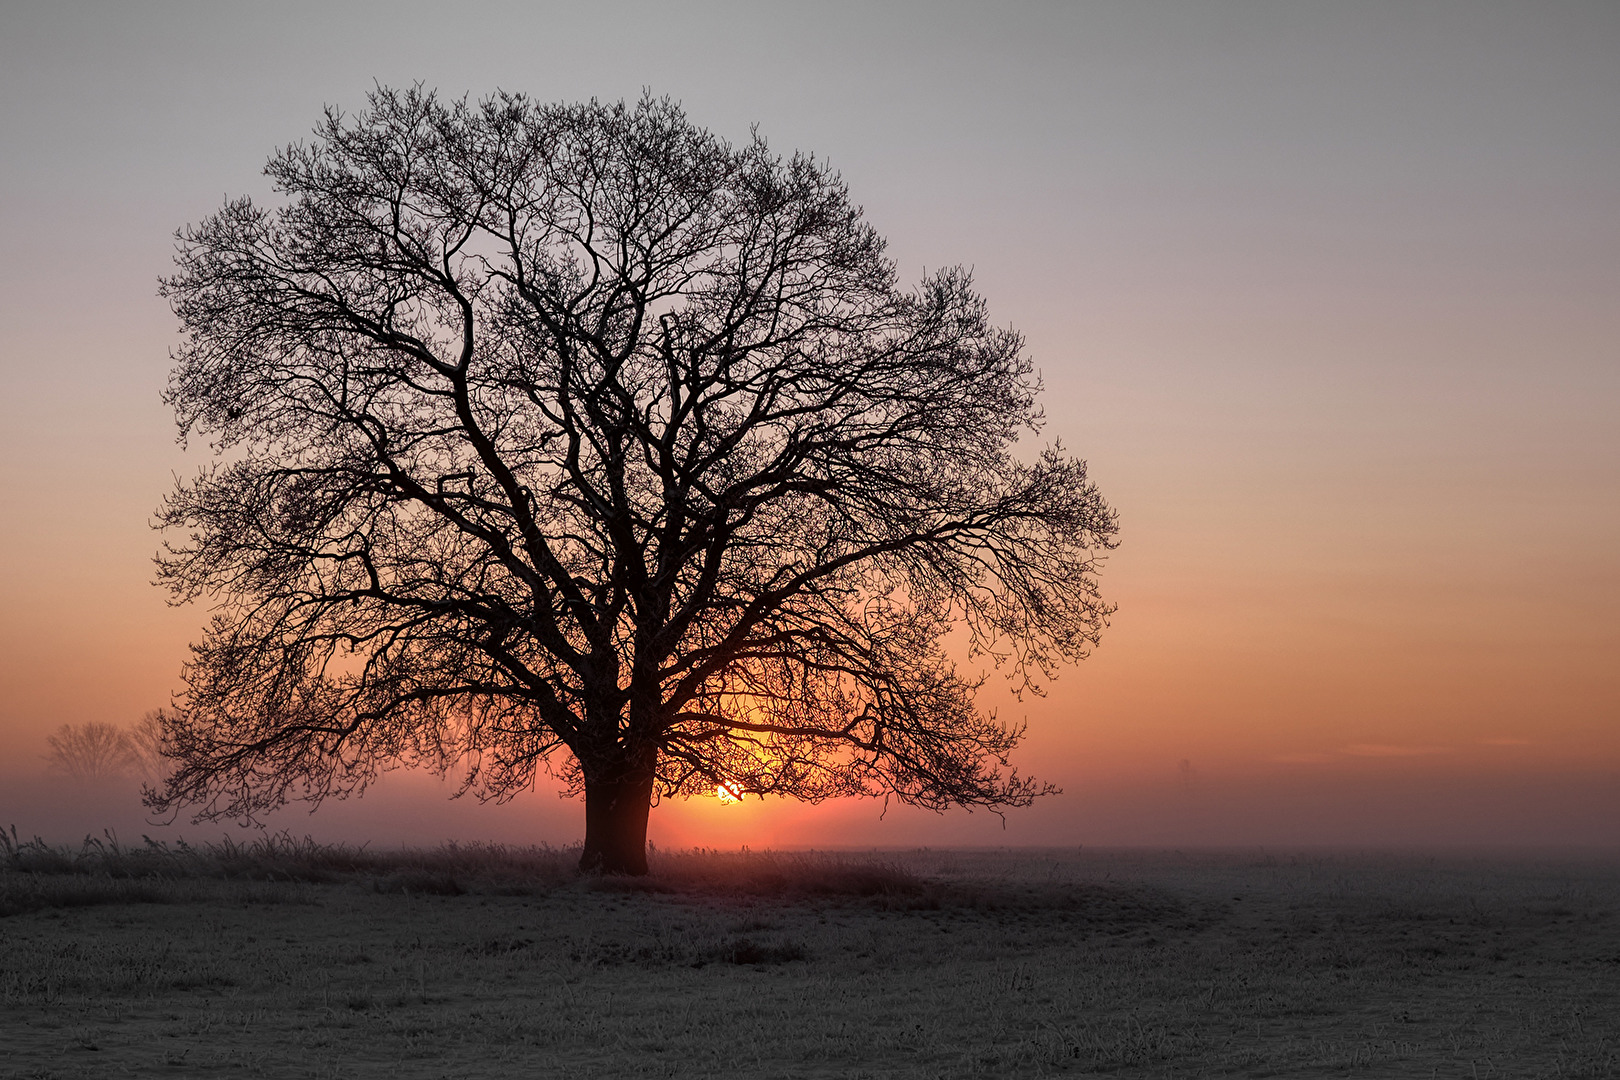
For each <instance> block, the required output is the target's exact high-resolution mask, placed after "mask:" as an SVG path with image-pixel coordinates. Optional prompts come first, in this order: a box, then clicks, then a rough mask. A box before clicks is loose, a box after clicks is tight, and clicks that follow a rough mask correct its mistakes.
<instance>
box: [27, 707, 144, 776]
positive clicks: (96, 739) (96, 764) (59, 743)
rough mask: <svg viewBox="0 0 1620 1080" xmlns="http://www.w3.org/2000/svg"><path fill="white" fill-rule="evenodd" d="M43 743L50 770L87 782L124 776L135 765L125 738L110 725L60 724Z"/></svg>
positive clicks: (114, 726) (129, 743)
mask: <svg viewBox="0 0 1620 1080" xmlns="http://www.w3.org/2000/svg"><path fill="white" fill-rule="evenodd" d="M45 744H46V745H47V746H49V747H50V749H49V750H48V751H47V752H46V754H45V762H46V767H47V768H48V769H50V771H52V772H54V773H60V774H62V775H64V776H71V777H72V778H73V779H75V780H79V781H83V782H87V783H90V782H95V781H100V780H110V779H113V778H114V777H119V776H127V775H128V774H129V772H130V770H131V769H132V768H134V767H135V764H136V762H135V753H134V747H133V746H132V744H131V742H130V738H129V735H128V734H127V733H126V732H125V731H124V730H123V729H122V728H120V727H117V726H116V725H113V724H103V723H99V722H97V721H94V720H92V721H89V722H86V723H83V724H63V725H62V726H61V727H59V728H57V729H56V733H55V734H54V735H47V736H45Z"/></svg>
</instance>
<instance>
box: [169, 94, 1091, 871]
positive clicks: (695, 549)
mask: <svg viewBox="0 0 1620 1080" xmlns="http://www.w3.org/2000/svg"><path fill="white" fill-rule="evenodd" d="M267 172H268V174H269V176H270V177H271V179H272V180H273V182H274V184H275V187H276V189H277V190H278V192H279V193H280V195H281V196H282V200H283V201H282V202H281V204H280V205H279V206H277V207H275V208H265V207H261V206H259V205H257V204H255V203H254V202H252V201H251V200H248V199H239V200H237V201H234V202H230V203H228V204H227V205H226V206H225V207H224V209H222V210H220V211H219V212H218V213H217V214H215V215H214V216H212V217H210V218H208V219H206V220H205V221H203V222H202V223H201V224H200V225H196V226H192V227H189V228H186V229H184V230H183V231H182V232H181V233H180V234H179V253H178V257H177V264H178V270H177V272H176V273H175V275H174V276H173V277H171V278H169V279H167V280H166V281H165V282H164V284H163V292H164V294H165V295H166V296H167V297H168V298H169V300H170V302H171V303H172V305H173V307H174V310H175V312H176V313H177V315H178V316H179V318H180V322H181V325H182V327H183V328H184V331H185V334H186V337H185V342H184V344H183V345H182V346H181V347H180V349H179V352H178V354H177V357H176V361H177V363H176V367H175V370H174V373H173V376H172V379H171V382H170V385H169V390H168V396H167V400H168V401H169V402H170V404H172V405H173V407H174V408H175V411H176V414H177V417H178V420H179V425H180V430H181V433H182V437H186V436H190V435H194V434H206V435H207V436H208V437H209V438H210V439H211V440H212V442H213V445H214V447H215V449H216V451H217V452H218V454H219V455H220V458H219V461H218V463H217V464H216V465H215V466H213V467H212V468H210V469H208V470H206V471H205V472H203V473H202V474H201V475H199V476H197V477H195V478H193V479H189V480H185V481H183V482H181V483H180V484H179V485H178V487H177V489H176V491H175V492H174V493H173V494H172V495H171V496H170V497H169V498H168V500H167V502H166V503H165V504H164V505H163V507H162V508H161V510H160V512H159V514H160V519H161V523H162V525H163V526H165V527H167V528H168V529H170V530H171V531H172V534H174V535H176V536H177V537H178V539H176V540H174V541H171V545H170V546H168V547H167V548H166V553H165V554H163V555H162V556H161V557H160V559H159V573H160V576H161V578H162V581H163V582H164V583H165V584H167V585H168V586H169V588H170V589H172V590H173V593H174V596H175V598H176V600H177V602H184V601H189V600H193V599H196V598H199V597H210V598H212V599H213V600H214V602H215V603H216V604H217V609H216V614H215V616H214V619H213V622H212V625H211V626H210V628H209V630H208V632H207V635H206V637H205V638H204V639H203V640H202V641H201V642H200V643H199V644H197V645H195V646H193V658H192V660H191V663H190V664H189V666H188V667H187V669H186V672H185V681H186V690H185V693H184V696H183V698H182V700H181V708H179V709H178V710H176V711H173V712H171V713H166V714H165V716H164V718H163V720H162V728H163V739H164V746H165V749H166V750H167V751H168V752H169V754H170V755H171V756H170V761H171V762H172V763H173V771H172V773H171V775H170V776H169V777H168V779H167V781H166V783H165V784H164V786H163V787H162V789H161V790H160V791H156V792H153V793H152V794H151V795H150V796H149V805H151V806H152V807H153V808H154V809H156V810H159V811H163V810H167V809H169V808H177V807H182V806H184V807H189V808H191V809H193V810H194V811H195V812H196V813H197V814H198V815H199V816H201V817H218V816H231V817H238V818H251V817H252V816H254V815H255V814H257V813H260V812H262V811H265V810H268V809H270V808H273V807H276V806H278V805H281V804H282V803H284V802H285V801H286V800H287V799H289V798H304V799H313V800H318V799H320V798H322V797H324V796H327V795H330V794H333V793H348V792H352V791H356V790H359V789H361V788H363V787H364V786H365V785H366V784H367V783H369V782H370V781H371V780H372V779H373V778H374V777H375V776H376V775H377V773H378V772H379V771H380V770H381V769H384V768H387V767H390V766H393V765H398V764H425V765H428V766H430V767H433V768H435V769H439V770H448V769H450V768H452V767H456V766H457V764H458V763H459V764H460V766H461V767H464V768H465V770H466V776H467V788H468V789H471V790H475V791H477V792H478V793H479V794H481V795H483V796H485V797H492V798H505V797H507V796H509V795H511V794H513V793H514V792H516V791H519V790H521V789H524V788H526V787H528V786H530V785H531V784H532V783H533V782H534V778H535V775H536V771H537V769H539V768H542V767H549V768H552V769H553V770H555V771H556V772H557V773H558V774H559V775H561V776H562V777H563V778H564V780H565V781H566V784H567V785H568V787H569V789H570V790H572V791H574V792H577V793H583V794H584V797H585V849H584V853H583V855H582V860H581V865H582V866H583V867H584V868H586V869H596V870H608V871H618V872H629V873H641V872H645V870H646V854H645V849H646V830H647V818H648V810H649V807H650V805H651V804H652V802H653V801H654V800H656V799H657V798H659V797H665V796H689V795H695V794H713V793H714V792H715V791H716V790H717V788H720V787H722V786H723V787H724V789H725V790H727V791H729V792H732V793H736V794H739V795H742V794H756V795H772V794H781V795H791V796H796V797H799V798H803V799H811V800H815V799H824V798H828V797H831V796H844V795H888V796H894V797H897V798H898V799H899V800H901V801H902V802H906V803H912V804H916V805H920V806H925V807H931V808H936V809H938V808H944V807H947V806H952V805H959V806H969V807H974V806H980V807H990V808H1002V807H1009V806H1022V805H1025V804H1027V803H1028V802H1029V801H1030V800H1031V799H1032V798H1034V797H1035V796H1037V795H1038V794H1040V793H1041V792H1043V791H1046V790H1050V789H1049V788H1047V787H1046V786H1044V785H1042V784H1039V783H1037V782H1035V781H1033V780H1030V779H1029V778H1027V777H1023V776H1020V775H1019V774H1018V773H1017V772H1016V771H1014V770H1012V769H1011V768H1010V766H1009V765H1008V755H1009V753H1010V751H1011V750H1012V749H1013V748H1014V746H1015V745H1016V744H1017V743H1018V741H1019V738H1020V736H1021V734H1022V729H1021V728H1018V727H1011V726H1008V725H1005V724H1003V723H1000V722H998V721H997V720H996V719H995V718H994V717H993V716H989V715H986V714H985V713H984V712H983V711H981V710H980V709H978V708H977V707H976V706H975V704H974V695H975V691H976V690H977V689H978V687H979V685H980V683H981V681H982V679H981V678H975V677H968V676H964V675H962V674H961V673H959V672H958V670H957V668H956V667H955V665H954V664H953V663H952V662H951V661H950V660H949V659H948V658H947V656H946V653H945V649H944V644H943V643H944V641H945V639H946V635H947V634H948V633H950V632H951V631H952V629H953V628H960V630H961V631H962V636H961V638H960V640H961V642H962V645H963V646H964V648H965V649H966V650H967V652H968V653H969V654H970V655H977V656H988V657H989V658H991V659H993V660H994V662H995V663H996V664H998V665H1002V666H1004V667H1005V670H1006V671H1007V672H1008V674H1009V675H1010V677H1011V678H1012V680H1013V682H1014V684H1015V686H1016V687H1019V688H1026V687H1030V686H1033V685H1034V683H1035V681H1036V680H1037V679H1039V678H1043V677H1049V676H1051V675H1053V674H1055V672H1056V669H1057V667H1058V666H1059V665H1060V664H1062V663H1064V662H1066V661H1071V660H1075V659H1078V658H1080V657H1081V656H1083V655H1084V654H1085V652H1086V650H1087V648H1088V647H1089V646H1090V645H1091V644H1093V643H1095V642H1096V641H1097V639H1098V635H1099V633H1100V632H1101V630H1102V628H1103V626H1104V624H1105V622H1106V618H1107V615H1108V612H1109V608H1108V607H1107V605H1105V604H1104V603H1103V602H1102V600H1101V599H1100V596H1099V593H1098V587H1097V582H1096V576H1095V571H1096V569H1097V560H1098V557H1099V555H1100V554H1101V553H1102V552H1103V551H1105V550H1107V549H1108V548H1111V547H1112V546H1113V544H1114V537H1115V529H1116V526H1115V519H1114V514H1113V512H1112V511H1111V510H1110V509H1109V507H1108V506H1107V504H1106V503H1105V502H1104V501H1103V499H1102V497H1101V496H1100V495H1099V494H1098V492H1097V489H1096V488H1095V487H1094V486H1093V485H1092V484H1091V483H1090V482H1089V481H1088V480H1087V477H1086V468H1085V463H1084V462H1082V461H1080V460H1078V459H1076V458H1074V457H1071V456H1070V455H1068V454H1067V453H1065V452H1064V451H1063V450H1062V449H1061V447H1058V446H1056V445H1052V446H1048V447H1046V448H1044V449H1040V448H1030V449H1027V450H1026V449H1021V448H1017V447H1015V443H1016V442H1017V440H1018V439H1019V438H1020V437H1021V436H1030V435H1032V434H1033V433H1034V432H1035V430H1036V429H1037V427H1038V424H1039V421H1040V412H1039V410H1038V409H1037V407H1036V404H1035V399H1036V394H1037V391H1038V389H1039V387H1038V383H1037V381H1036V379H1035V378H1034V376H1033V373H1032V372H1033V369H1032V365H1031V363H1030V361H1029V359H1028V357H1027V356H1026V355H1025V353H1024V351H1023V342H1022V339H1021V338H1020V337H1019V335H1018V334H1017V333H1015V332H1014V331H1012V330H1010V329H1006V328H1002V327H997V326H995V325H993V324H992V323H991V322H990V320H989V317H988V314H987V309H986V305H985V302H984V301H983V299H982V298H981V297H980V296H979V295H978V294H977V293H976V292H975V291H974V290H973V288H972V284H971V281H970V279H969V275H968V274H967V273H966V272H965V271H963V270H961V269H949V270H944V271H941V272H939V273H936V274H933V275H931V276H928V277H926V278H925V279H924V280H923V281H922V283H921V284H920V285H919V286H918V287H917V288H915V289H914V290H910V291H904V290H901V289H900V288H899V287H897V285H896V276H895V270H894V266H893V264H892V262H890V260H889V259H888V258H887V257H886V256H885V255H884V244H883V241H882V240H881V238H880V237H879V236H878V235H877V234H876V233H875V232H874V231H873V230H872V228H871V227H870V226H869V225H867V224H866V223H865V222H864V221H863V220H862V217H861V212H860V210H859V208H858V207H855V206H853V205H852V204H851V203H850V201H849V198H848V194H847V192H846V190H845V187H844V185H843V183H842V182H841V181H840V180H839V178H838V177H837V176H836V175H835V174H834V173H832V172H831V171H829V170H828V169H827V168H826V166H824V165H822V164H821V163H819V162H817V161H815V160H814V159H813V158H809V157H805V156H802V155H795V156H793V157H790V158H782V157H780V156H778V155H776V154H774V153H772V152H771V151H770V150H769V149H768V148H767V146H766V145H765V143H764V142H763V141H762V140H760V139H758V138H755V139H753V140H752V141H750V142H748V143H746V144H745V145H742V146H738V147H733V146H731V145H728V144H727V143H725V142H723V141H721V140H720V139H717V138H716V137H714V136H713V135H711V134H709V133H708V132H706V131H703V130H701V129H699V128H697V127H695V126H693V125H692V124H691V123H690V122H689V121H688V120H687V119H686V117H685V116H684V114H683V113H682V111H681V110H680V108H679V107H678V106H676V105H674V104H672V103H670V102H669V101H660V100H653V99H650V98H649V99H644V100H642V101H641V102H640V103H638V104H635V105H630V106H627V105H624V104H617V105H604V104H598V103H595V102H593V103H590V104H587V105H540V104H536V103H535V102H532V101H530V100H529V99H527V98H524V97H522V96H520V95H513V94H497V95H495V96H494V97H492V98H490V99H488V100H486V101H484V102H482V103H481V104H477V105H473V104H469V103H467V102H462V103H459V104H449V105H446V104H444V103H441V102H439V101H438V100H436V99H435V97H434V96H433V95H432V94H430V93H424V92H421V91H419V90H412V91H404V92H397V91H393V90H388V89H379V90H378V91H376V92H375V93H374V94H373V95H372V96H371V98H370V108H369V110H368V111H366V112H363V113H361V114H359V115H358V116H353V117H348V116H344V115H342V114H340V113H338V112H336V111H331V112H329V113H328V114H327V117H326V121H325V123H324V124H323V125H321V126H320V127H319V128H318V129H317V132H316V137H315V140H314V141H313V142H312V143H309V144H301V145H296V146H292V147H289V148H287V149H284V150H282V151H280V152H278V153H277V154H276V155H275V156H273V157H272V158H271V159H270V163H269V165H268V167H267Z"/></svg>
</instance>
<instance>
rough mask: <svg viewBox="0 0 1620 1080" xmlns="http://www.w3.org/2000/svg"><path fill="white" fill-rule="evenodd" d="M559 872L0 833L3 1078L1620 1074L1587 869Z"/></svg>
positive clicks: (797, 865) (545, 859) (492, 852)
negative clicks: (170, 848)
mask: <svg viewBox="0 0 1620 1080" xmlns="http://www.w3.org/2000/svg"><path fill="white" fill-rule="evenodd" d="M233 853H234V854H233ZM569 857H570V855H569V853H567V852H555V851H545V850H538V851H529V852H522V851H512V850H509V849H498V848H486V849H461V850H459V851H458V850H446V851H440V852H429V853H417V854H414V855H387V854H372V855H366V854H364V853H361V852H354V851H349V852H346V853H345V852H343V851H341V850H334V849H316V848H311V847H307V846H305V847H300V846H299V845H284V846H283V847H282V848H281V849H280V851H279V855H278V853H277V850H275V849H274V846H273V845H272V847H271V849H269V850H268V854H267V853H266V852H265V851H261V852H259V854H258V855H257V856H254V855H251V854H249V853H246V852H244V850H243V849H230V850H223V851H222V849H210V850H209V851H206V852H202V853H198V852H190V853H179V854H176V853H174V852H167V853H151V852H148V853H146V854H144V855H142V854H141V853H133V854H125V853H109V852H107V851H102V852H99V853H97V852H89V853H84V854H81V855H80V856H76V857H69V856H67V855H65V854H62V853H55V854H54V855H53V854H52V853H50V852H47V851H44V850H43V849H28V848H26V846H25V847H24V848H23V849H21V850H18V849H16V848H15V847H13V850H12V851H11V852H10V854H9V857H8V860H7V863H6V869H5V871H4V872H3V874H0V911H4V912H6V914H5V915H3V916H0V1076H4V1077H52V1076H60V1077H79V1076H86V1077H101V1076H106V1077H123V1076H131V1075H134V1076H141V1075H164V1076H187V1075H190V1076H218V1075H252V1076H270V1077H325V1076H331V1077H351V1076H355V1077H368V1076H388V1077H399V1078H407V1077H486V1076H488V1077H496V1076H522V1077H531V1076H670V1077H706V1078H708V1077H716V1078H719V1077H776V1076H782V1077H798V1076H817V1077H821V1076H825V1077H879V1076H883V1077H887V1076H904V1077H937V1076H950V1077H955V1076H1039V1075H1048V1074H1055V1073H1076V1074H1078V1073H1088V1072H1102V1073H1111V1074H1114V1075H1119V1076H1177V1077H1180V1076H1224V1075H1238V1076H1268V1075H1287V1076H1322V1075H1326V1076H1337V1075H1361V1076H1369V1077H1371V1076H1377V1077H1385V1076H1414V1077H1416V1076H1422V1077H1427V1076H1441V1077H1448V1076H1449V1077H1469V1078H1472V1077H1475V1076H1478V1077H1487V1076H1496V1077H1532V1076H1614V1075H1617V1074H1620V867H1617V866H1616V865H1615V864H1613V863H1603V862H1597V861H1578V860H1573V859H1565V860H1562V861H1545V860H1544V861H1534V860H1529V859H1525V860H1519V861H1502V860H1494V861H1491V860H1482V859H1465V858H1460V857H1458V858H1441V859H1427V858H1416V857H1403V858H1397V857H1392V856H1350V855H1323V854H1318V855H1308V856H1293V857H1290V856H1282V855H1275V856H1268V855H1258V854H1255V853H1230V854H1219V855H1216V854H1175V853H1151V852H1091V851H1089V850H1088V851H1083V852H1075V851H1067V852H1058V851H1005V852H972V851H922V852H894V853H881V854H873V855H850V854H845V855H808V854H783V855H770V854H759V855H722V854H715V853H686V854H678V855H675V854H664V855H660V856H658V857H657V858H656V859H655V867H654V875H653V877H652V879H651V880H650V881H647V882H640V883H630V882H616V881H611V880H609V881H586V880H580V879H577V878H575V877H573V876H572V875H571V874H570V873H569V872H568V870H567V861H568V859H569ZM266 879H271V880H266Z"/></svg>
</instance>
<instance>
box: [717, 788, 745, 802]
mask: <svg viewBox="0 0 1620 1080" xmlns="http://www.w3.org/2000/svg"><path fill="white" fill-rule="evenodd" d="M714 797H715V798H717V799H719V800H720V801H721V802H723V803H736V802H742V794H741V793H740V792H738V791H736V790H734V789H732V788H730V787H728V786H726V785H725V784H716V785H714Z"/></svg>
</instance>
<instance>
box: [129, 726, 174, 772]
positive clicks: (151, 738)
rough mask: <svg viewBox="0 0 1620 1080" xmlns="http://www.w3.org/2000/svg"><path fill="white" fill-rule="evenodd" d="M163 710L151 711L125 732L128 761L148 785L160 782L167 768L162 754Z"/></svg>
mask: <svg viewBox="0 0 1620 1080" xmlns="http://www.w3.org/2000/svg"><path fill="white" fill-rule="evenodd" d="M166 712H167V710H165V709H152V710H150V711H148V712H146V713H144V714H142V716H141V718H140V719H139V720H137V721H135V723H134V724H132V725H131V726H130V728H129V730H128V731H127V732H126V736H127V738H128V739H129V749H130V760H131V762H132V763H133V764H134V765H135V766H136V767H137V768H138V769H139V770H140V773H141V776H142V778H143V779H144V780H145V781H146V782H147V783H148V784H156V783H159V782H161V781H162V779H163V777H164V774H165V772H166V771H167V768H168V762H167V760H166V758H165V756H164V753H163V721H164V718H165V713H166Z"/></svg>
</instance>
